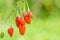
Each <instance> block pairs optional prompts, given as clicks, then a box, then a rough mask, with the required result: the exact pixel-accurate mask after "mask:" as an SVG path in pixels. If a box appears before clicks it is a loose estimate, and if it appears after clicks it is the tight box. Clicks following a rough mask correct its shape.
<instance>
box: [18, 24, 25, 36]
mask: <svg viewBox="0 0 60 40" xmlns="http://www.w3.org/2000/svg"><path fill="white" fill-rule="evenodd" d="M25 31H26V28H25V25H23V24H20V25H19V32H20V34H21V35H24V34H25Z"/></svg>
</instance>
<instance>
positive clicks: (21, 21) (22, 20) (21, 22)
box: [20, 17, 25, 25]
mask: <svg viewBox="0 0 60 40" xmlns="http://www.w3.org/2000/svg"><path fill="white" fill-rule="evenodd" d="M20 24H23V25H25V20H24V18H21V17H20Z"/></svg>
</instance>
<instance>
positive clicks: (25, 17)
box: [24, 15, 31, 24]
mask: <svg viewBox="0 0 60 40" xmlns="http://www.w3.org/2000/svg"><path fill="white" fill-rule="evenodd" d="M24 20H25V22H26V23H27V24H30V23H31V21H30V18H29V16H28V15H25V16H24Z"/></svg>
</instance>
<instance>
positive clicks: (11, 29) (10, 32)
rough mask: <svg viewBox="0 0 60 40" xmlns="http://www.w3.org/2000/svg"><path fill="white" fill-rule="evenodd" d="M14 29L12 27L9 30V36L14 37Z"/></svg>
mask: <svg viewBox="0 0 60 40" xmlns="http://www.w3.org/2000/svg"><path fill="white" fill-rule="evenodd" d="M13 31H14V30H13V28H12V27H10V28H9V29H8V34H9V35H10V36H11V37H12V35H13Z"/></svg>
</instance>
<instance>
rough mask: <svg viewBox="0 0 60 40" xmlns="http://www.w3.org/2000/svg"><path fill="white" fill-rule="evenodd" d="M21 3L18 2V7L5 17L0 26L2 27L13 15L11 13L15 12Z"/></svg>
mask: <svg viewBox="0 0 60 40" xmlns="http://www.w3.org/2000/svg"><path fill="white" fill-rule="evenodd" d="M22 2H24V1H20V2H19V3H18V5H17V6H16V7H15V8H14V9H13V10H12V11H11V12H10V13H9V14H8V15H7V17H6V18H5V19H4V20H3V21H2V22H1V23H0V26H2V25H3V24H4V23H5V22H6V21H7V20H8V18H9V17H10V16H11V15H12V14H13V12H15V11H16V10H17V9H18V8H19V7H20V4H21V3H22Z"/></svg>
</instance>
